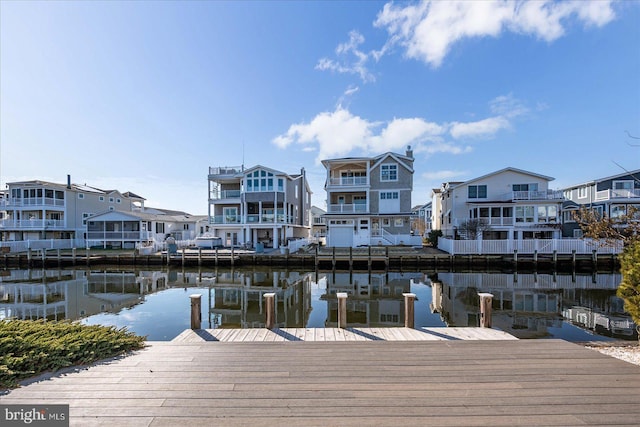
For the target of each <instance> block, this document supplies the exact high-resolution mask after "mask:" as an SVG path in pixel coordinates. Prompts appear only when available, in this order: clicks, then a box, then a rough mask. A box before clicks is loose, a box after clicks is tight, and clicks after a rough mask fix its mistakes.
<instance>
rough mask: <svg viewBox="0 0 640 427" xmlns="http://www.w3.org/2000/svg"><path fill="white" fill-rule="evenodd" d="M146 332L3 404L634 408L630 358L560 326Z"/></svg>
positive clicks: (572, 422) (294, 416) (269, 415)
mask: <svg viewBox="0 0 640 427" xmlns="http://www.w3.org/2000/svg"><path fill="white" fill-rule="evenodd" d="M291 335H294V334H291ZM314 337H315V334H314ZM183 338H185V337H183ZM149 344H150V345H149V346H148V347H147V348H145V349H144V350H142V351H138V352H136V353H135V354H133V355H130V356H128V357H124V358H121V359H116V360H113V361H109V362H105V363H101V364H97V365H95V366H91V367H88V368H83V369H77V370H75V371H73V372H70V373H66V374H57V375H54V376H53V377H52V378H50V379H43V380H42V381H40V382H35V383H32V384H30V385H27V386H25V387H22V388H20V389H17V390H14V391H12V392H11V393H9V394H7V395H4V396H0V404H20V403H24V404H33V403H38V404H69V405H70V414H71V419H70V425H72V426H92V425H105V426H113V425H117V426H175V425H184V426H187V425H188V426H211V425H215V426H239V425H243V426H244V425H250V426H252V427H254V426H281V425H286V426H287V427H295V426H305V427H306V426H323V427H324V426H363V425H377V426H378V425H383V426H417V425H420V426H430V425H438V426H461V425H464V426H516V425H520V426H525V425H528V426H532V425H535V426H582V425H629V426H631V425H634V426H636V425H638V419H640V418H639V417H640V405H639V404H638V396H640V367H638V366H636V365H632V364H630V363H626V362H623V361H621V360H618V359H614V358H611V357H609V356H605V355H603V354H601V353H599V352H597V351H594V350H590V349H587V348H584V347H582V346H580V345H577V344H572V343H568V342H565V341H562V340H555V339H549V340H501V341H495V340H464V339H453V340H446V341H442V340H438V341H413V340H411V341H389V340H382V339H380V340H371V341H334V342H312V341H308V340H307V341H298V340H291V341H289V340H287V341H282V342H274V341H271V342H265V341H262V342H256V341H250V342H204V341H200V342H190V341H189V340H188V339H183V340H182V341H173V342H151V343H149Z"/></svg>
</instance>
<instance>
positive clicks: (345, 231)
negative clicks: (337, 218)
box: [327, 225, 353, 248]
mask: <svg viewBox="0 0 640 427" xmlns="http://www.w3.org/2000/svg"><path fill="white" fill-rule="evenodd" d="M327 245H328V246H336V247H339V248H348V247H351V246H353V226H349V227H339V226H335V225H333V226H331V227H330V228H329V241H328V242H327Z"/></svg>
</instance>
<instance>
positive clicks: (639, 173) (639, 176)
mask: <svg viewBox="0 0 640 427" xmlns="http://www.w3.org/2000/svg"><path fill="white" fill-rule="evenodd" d="M624 176H631V177H632V178H634V179H635V180H636V181H637V180H640V169H636V170H632V171H629V172H623V173H619V174H617V175H611V176H607V177H604V178H597V179H592V180H591V181H586V182H583V183H581V184H576V185H570V186H568V187H565V188H564V190H569V189H573V188H578V187H584V186H585V185H591V184H595V183H598V182H602V181H609V180H610V179H616V178H622V177H624Z"/></svg>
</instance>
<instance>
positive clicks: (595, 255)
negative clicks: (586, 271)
mask: <svg viewBox="0 0 640 427" xmlns="http://www.w3.org/2000/svg"><path fill="white" fill-rule="evenodd" d="M591 253H592V256H591V262H593V271H598V251H597V250H596V249H594V250H593V251H592V252H591Z"/></svg>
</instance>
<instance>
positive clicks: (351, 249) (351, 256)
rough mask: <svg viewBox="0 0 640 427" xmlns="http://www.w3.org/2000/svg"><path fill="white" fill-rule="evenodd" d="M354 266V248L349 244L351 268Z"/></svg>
mask: <svg viewBox="0 0 640 427" xmlns="http://www.w3.org/2000/svg"><path fill="white" fill-rule="evenodd" d="M352 268H353V248H352V247H351V246H349V270H351V269H352Z"/></svg>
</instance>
